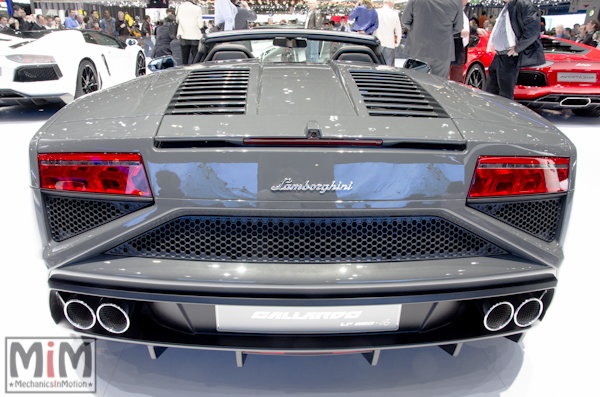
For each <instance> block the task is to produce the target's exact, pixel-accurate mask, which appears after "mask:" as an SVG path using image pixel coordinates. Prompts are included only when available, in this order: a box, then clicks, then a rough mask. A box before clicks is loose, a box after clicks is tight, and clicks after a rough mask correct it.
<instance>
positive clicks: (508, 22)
mask: <svg viewBox="0 0 600 397" xmlns="http://www.w3.org/2000/svg"><path fill="white" fill-rule="evenodd" d="M504 2H505V3H506V4H505V5H504V8H503V9H502V12H500V15H499V16H498V19H497V20H496V25H494V31H493V32H492V35H491V36H490V40H489V43H490V44H489V45H490V46H493V48H494V49H495V50H496V56H494V59H493V60H492V63H491V65H490V67H489V69H488V80H487V83H486V86H485V90H486V91H487V92H491V93H492V94H497V95H500V96H503V97H505V98H508V99H514V97H515V85H516V84H517V77H518V76H519V69H520V68H522V67H531V66H538V65H542V64H544V63H545V62H546V59H545V57H544V48H543V47H542V42H541V39H540V18H539V16H538V13H537V10H536V8H535V7H534V6H533V4H532V3H531V0H510V1H509V0H504Z"/></svg>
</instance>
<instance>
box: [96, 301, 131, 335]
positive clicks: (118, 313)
mask: <svg viewBox="0 0 600 397" xmlns="http://www.w3.org/2000/svg"><path fill="white" fill-rule="evenodd" d="M128 312H129V310H128V309H123V308H122V307H121V306H119V305H116V304H114V303H103V304H101V305H100V306H98V309H97V310H96V317H97V318H98V322H99V323H100V325H101V326H102V328H104V329H105V330H107V331H108V332H110V333H113V334H122V333H123V332H125V331H127V330H128V329H129V326H130V325H131V321H130V320H129V314H128Z"/></svg>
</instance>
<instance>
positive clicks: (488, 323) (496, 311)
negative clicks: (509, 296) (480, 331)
mask: <svg viewBox="0 0 600 397" xmlns="http://www.w3.org/2000/svg"><path fill="white" fill-rule="evenodd" d="M514 313H515V308H514V306H513V305H512V304H511V303H510V302H506V301H504V302H499V303H496V304H495V305H494V306H492V307H490V308H489V309H487V310H486V311H485V317H484V318H483V325H484V326H485V328H486V329H487V330H488V331H500V330H501V329H502V328H504V327H506V326H507V325H508V323H510V320H512V318H513V314H514Z"/></svg>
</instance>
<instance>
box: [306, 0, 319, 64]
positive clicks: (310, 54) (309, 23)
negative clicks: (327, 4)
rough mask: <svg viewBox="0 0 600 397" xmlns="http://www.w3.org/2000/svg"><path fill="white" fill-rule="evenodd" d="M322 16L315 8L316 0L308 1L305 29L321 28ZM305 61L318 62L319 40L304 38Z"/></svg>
mask: <svg viewBox="0 0 600 397" xmlns="http://www.w3.org/2000/svg"><path fill="white" fill-rule="evenodd" d="M322 23H323V18H321V13H320V12H319V10H317V0H309V1H308V15H307V16H306V22H305V23H304V27H305V28H306V29H321V25H322ZM304 51H305V52H304V53H305V55H306V62H319V42H318V41H315V40H306V49H305V50H304Z"/></svg>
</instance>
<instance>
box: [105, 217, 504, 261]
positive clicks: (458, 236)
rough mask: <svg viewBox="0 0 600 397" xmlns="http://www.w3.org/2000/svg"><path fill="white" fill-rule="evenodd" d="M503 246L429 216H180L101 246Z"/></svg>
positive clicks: (204, 249) (325, 253) (206, 256)
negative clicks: (122, 239) (120, 241)
mask: <svg viewBox="0 0 600 397" xmlns="http://www.w3.org/2000/svg"><path fill="white" fill-rule="evenodd" d="M506 253H507V252H506V251H504V250H503V249H502V248H500V247H498V246H496V245H494V244H492V243H490V242H488V241H486V240H484V239H483V238H481V237H479V236H477V235H475V234H473V233H471V232H469V231H467V230H466V229H463V228H462V227H460V226H458V225H455V224H453V223H450V222H448V221H447V220H445V219H442V218H438V217H431V216H402V217H368V218H367V217H364V218H354V217H352V218H350V217H348V218H263V217H233V216H229V217H228V216H183V217H179V218H175V219H173V220H171V221H169V222H167V223H165V224H163V225H161V226H158V227H156V228H154V229H151V230H149V231H147V232H145V233H143V234H141V235H139V236H137V237H135V238H133V239H131V240H129V241H127V242H125V243H123V244H121V245H119V246H117V247H115V248H113V249H111V250H109V251H107V252H106V254H109V255H124V256H134V257H150V258H170V259H187V260H196V261H211V262H214V261H226V262H263V263H264V262H280V263H281V262H284V263H286V262H287V263H336V262H342V263H350V262H354V263H356V262H396V261H418V260H430V259H444V258H461V257H470V256H489V255H502V254H506Z"/></svg>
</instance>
